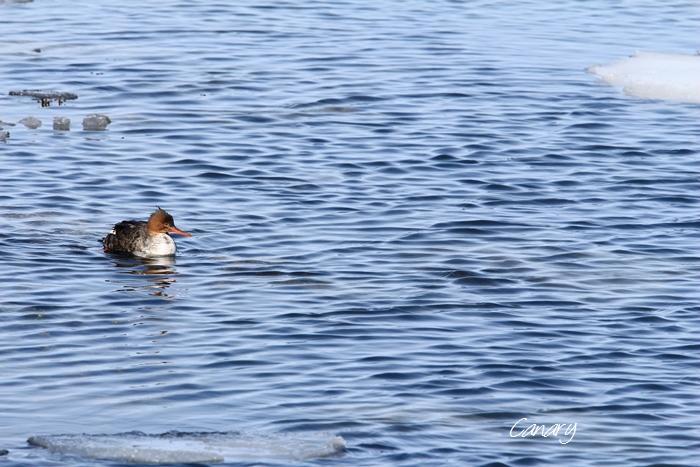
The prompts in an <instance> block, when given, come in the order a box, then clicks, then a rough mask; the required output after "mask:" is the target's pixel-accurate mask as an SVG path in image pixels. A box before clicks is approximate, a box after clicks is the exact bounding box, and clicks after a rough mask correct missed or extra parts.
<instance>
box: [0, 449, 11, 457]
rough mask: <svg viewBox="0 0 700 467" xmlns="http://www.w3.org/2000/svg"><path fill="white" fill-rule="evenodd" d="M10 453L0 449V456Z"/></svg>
mask: <svg viewBox="0 0 700 467" xmlns="http://www.w3.org/2000/svg"><path fill="white" fill-rule="evenodd" d="M9 453H10V451H8V450H7V449H0V456H6V455H8V454H9Z"/></svg>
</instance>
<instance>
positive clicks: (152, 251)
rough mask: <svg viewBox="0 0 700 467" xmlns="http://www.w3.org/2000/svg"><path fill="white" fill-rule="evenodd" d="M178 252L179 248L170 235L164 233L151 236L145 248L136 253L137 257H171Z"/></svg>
mask: <svg viewBox="0 0 700 467" xmlns="http://www.w3.org/2000/svg"><path fill="white" fill-rule="evenodd" d="M176 251H177V246H175V242H174V241H173V239H172V238H170V235H168V234H165V233H162V234H157V235H151V236H150V237H149V238H148V241H146V242H145V244H144V246H143V248H141V249H139V251H136V252H134V254H135V255H136V256H144V257H149V256H171V255H174V254H175V252H176Z"/></svg>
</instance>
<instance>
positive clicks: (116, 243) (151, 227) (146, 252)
mask: <svg viewBox="0 0 700 467" xmlns="http://www.w3.org/2000/svg"><path fill="white" fill-rule="evenodd" d="M169 233H176V234H180V235H184V236H186V237H191V236H192V234H191V233H189V232H185V231H184V230H180V229H178V228H177V227H175V221H174V220H173V216H171V215H170V214H168V213H167V211H165V210H164V209H161V208H160V207H158V208H157V209H156V210H155V211H153V213H152V214H151V217H149V218H148V221H133V220H132V221H121V222H119V223H118V224H115V225H114V227H112V230H111V231H110V232H109V233H108V234H107V236H106V237H104V238H103V239H101V240H100V241H101V242H102V245H103V246H104V251H105V252H106V253H117V254H129V255H133V256H139V257H142V258H152V257H155V256H173V255H175V253H176V252H177V245H175V241H174V240H173V239H172V238H171V237H170V235H168V234H169Z"/></svg>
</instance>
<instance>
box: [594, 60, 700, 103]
mask: <svg viewBox="0 0 700 467" xmlns="http://www.w3.org/2000/svg"><path fill="white" fill-rule="evenodd" d="M586 71H588V72H589V73H594V74H596V75H598V76H600V78H601V79H602V80H603V81H604V82H606V83H608V84H612V85H613V86H621V87H622V91H623V92H624V93H625V94H628V95H630V96H634V97H641V98H644V99H663V100H671V101H683V102H694V103H699V104H700V55H687V54H672V53H658V52H637V53H636V54H634V55H632V56H631V57H628V58H622V59H620V60H616V61H614V62H612V63H608V64H605V65H594V66H591V67H589V68H587V69H586Z"/></svg>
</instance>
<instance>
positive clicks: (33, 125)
mask: <svg viewBox="0 0 700 467" xmlns="http://www.w3.org/2000/svg"><path fill="white" fill-rule="evenodd" d="M19 123H21V124H22V125H24V126H26V127H27V128H30V129H32V130H36V129H37V128H39V127H40V126H41V120H39V119H38V118H35V117H32V116H31V115H30V116H29V117H24V118H23V119H22V120H20V121H19Z"/></svg>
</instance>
